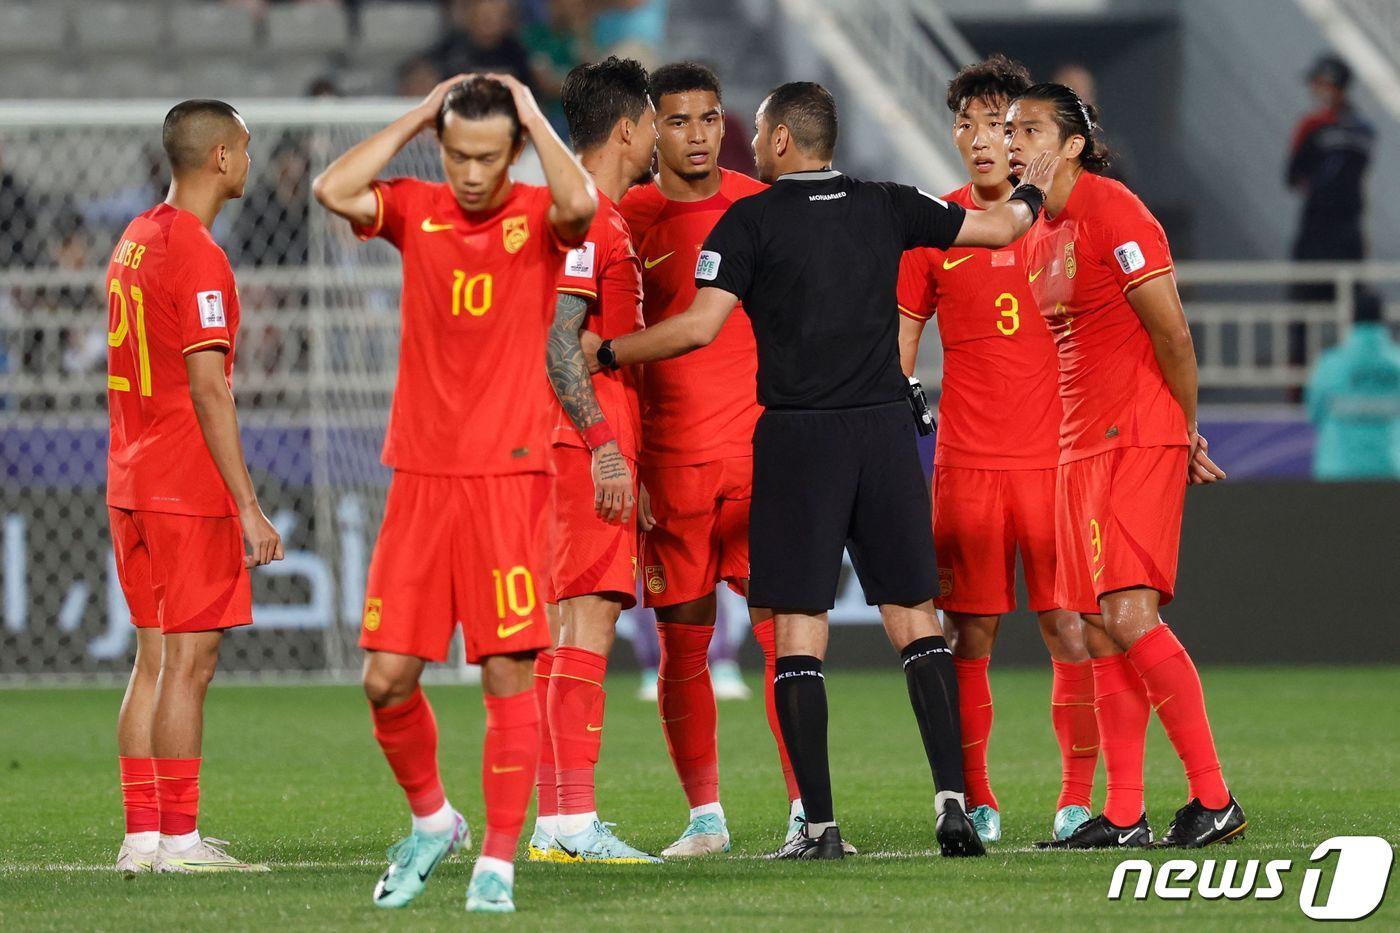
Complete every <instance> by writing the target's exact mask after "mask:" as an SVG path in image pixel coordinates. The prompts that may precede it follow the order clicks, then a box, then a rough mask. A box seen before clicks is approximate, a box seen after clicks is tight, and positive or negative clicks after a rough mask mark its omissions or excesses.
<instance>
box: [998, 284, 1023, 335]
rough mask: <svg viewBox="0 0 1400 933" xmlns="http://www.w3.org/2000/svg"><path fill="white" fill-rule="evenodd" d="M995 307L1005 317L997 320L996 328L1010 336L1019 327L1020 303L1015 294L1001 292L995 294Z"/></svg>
mask: <svg viewBox="0 0 1400 933" xmlns="http://www.w3.org/2000/svg"><path fill="white" fill-rule="evenodd" d="M996 309H997V310H998V311H1000V312H1001V316H1002V317H1004V318H1006V320H1005V321H997V330H999V331H1001V332H1002V333H1003V334H1005V335H1006V336H1008V337H1010V336H1011V335H1012V334H1014V333H1016V331H1018V330H1020V329H1021V303H1020V302H1019V301H1017V300H1016V296H1015V295H1013V294H1011V293H1010V292H1002V293H1001V294H1000V295H998V296H997V300H996Z"/></svg>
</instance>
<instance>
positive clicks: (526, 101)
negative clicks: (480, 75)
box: [486, 72, 545, 135]
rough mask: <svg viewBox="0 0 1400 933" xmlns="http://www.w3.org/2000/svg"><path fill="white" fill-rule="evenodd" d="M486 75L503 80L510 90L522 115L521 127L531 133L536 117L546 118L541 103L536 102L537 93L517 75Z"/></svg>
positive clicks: (517, 110)
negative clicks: (531, 125)
mask: <svg viewBox="0 0 1400 933" xmlns="http://www.w3.org/2000/svg"><path fill="white" fill-rule="evenodd" d="M486 77H488V78H490V79H491V80H493V81H499V82H501V83H502V84H504V85H505V86H506V88H507V89H509V90H510V96H511V99H512V100H514V101H515V112H516V114H517V115H518V116H519V117H520V128H521V129H523V130H524V131H525V134H526V135H529V133H530V124H531V123H532V122H533V121H534V120H536V119H539V120H543V119H544V118H545V116H544V111H542V110H540V105H539V104H538V103H536V102H535V95H534V94H533V93H532V92H531V91H530V88H529V87H528V86H526V85H525V83H524V82H522V81H521V80H520V79H519V78H517V77H516V76H515V75H507V74H497V73H495V72H492V73H490V74H488V75H486Z"/></svg>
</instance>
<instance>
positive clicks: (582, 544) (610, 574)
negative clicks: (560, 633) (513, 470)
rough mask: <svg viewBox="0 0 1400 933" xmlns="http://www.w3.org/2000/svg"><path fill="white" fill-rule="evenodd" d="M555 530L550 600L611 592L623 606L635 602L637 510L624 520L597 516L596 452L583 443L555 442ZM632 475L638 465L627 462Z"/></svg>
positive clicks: (634, 474) (601, 594)
mask: <svg viewBox="0 0 1400 933" xmlns="http://www.w3.org/2000/svg"><path fill="white" fill-rule="evenodd" d="M550 455H551V457H552V460H551V462H552V464H553V466H554V490H553V494H552V496H551V500H550V503H551V504H550V510H549V511H550V515H551V517H552V520H553V528H552V530H551V532H550V537H549V540H550V547H551V551H552V552H553V559H552V560H551V561H550V563H549V586H548V595H547V598H548V600H549V601H550V602H552V603H558V602H561V601H562V600H565V599H572V598H573V597H575V596H608V597H611V598H613V599H616V600H617V601H618V602H620V603H622V608H623V609H631V608H632V607H633V606H635V605H636V604H637V510H636V508H635V507H634V508H633V509H632V517H631V518H629V519H628V520H627V522H626V523H625V524H621V525H610V524H608V523H607V522H605V521H603V520H602V519H601V518H599V517H598V512H597V510H596V508H595V507H594V502H593V455H592V454H590V453H589V452H588V451H587V450H586V449H584V448H582V447H568V446H563V445H559V446H555V447H554V448H552V450H551V452H550ZM628 465H629V466H630V467H631V469H632V475H633V476H636V475H637V467H636V464H634V463H632V462H631V461H628Z"/></svg>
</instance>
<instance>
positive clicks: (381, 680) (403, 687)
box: [363, 668, 418, 707]
mask: <svg viewBox="0 0 1400 933" xmlns="http://www.w3.org/2000/svg"><path fill="white" fill-rule="evenodd" d="M363 684H364V688H365V697H366V699H368V700H369V702H370V705H372V706H377V707H385V706H395V705H397V704H399V703H402V702H403V701H404V700H407V699H408V698H409V697H411V696H413V691H414V690H416V689H417V688H418V681H417V680H416V679H414V678H408V677H403V676H396V675H395V674H393V673H392V672H389V671H381V670H376V669H373V668H370V669H367V670H366V671H365V674H364V679H363Z"/></svg>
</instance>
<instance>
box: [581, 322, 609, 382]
mask: <svg viewBox="0 0 1400 933" xmlns="http://www.w3.org/2000/svg"><path fill="white" fill-rule="evenodd" d="M578 345H579V347H580V348H582V350H583V361H584V362H585V363H587V364H588V371H589V373H597V372H602V370H603V367H602V366H600V365H598V348H599V347H601V346H602V345H603V338H602V337H599V336H598V335H597V334H595V333H593V331H591V330H581V331H579V334H578Z"/></svg>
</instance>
